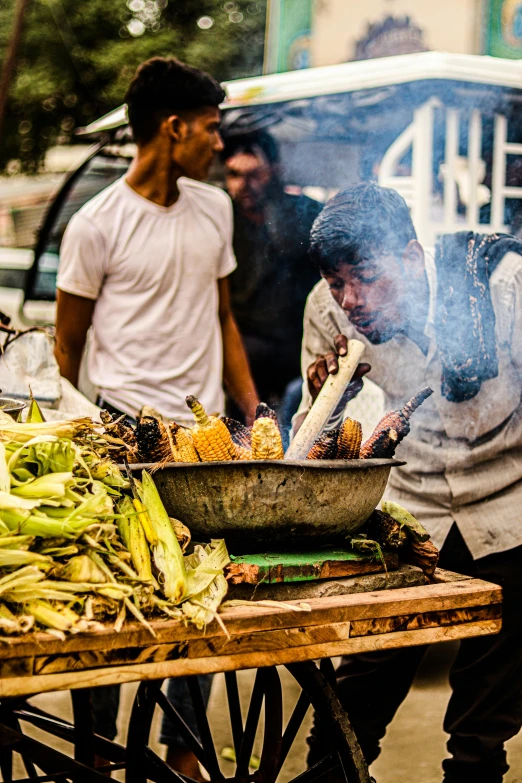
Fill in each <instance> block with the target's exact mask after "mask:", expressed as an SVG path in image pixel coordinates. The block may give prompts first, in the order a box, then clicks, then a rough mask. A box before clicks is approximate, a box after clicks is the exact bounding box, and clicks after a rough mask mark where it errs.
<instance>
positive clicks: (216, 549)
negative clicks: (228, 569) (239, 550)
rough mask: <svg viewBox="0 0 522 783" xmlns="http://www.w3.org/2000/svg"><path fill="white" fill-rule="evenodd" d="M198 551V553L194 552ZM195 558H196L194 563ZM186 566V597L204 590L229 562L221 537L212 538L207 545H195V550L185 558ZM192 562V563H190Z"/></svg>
mask: <svg viewBox="0 0 522 783" xmlns="http://www.w3.org/2000/svg"><path fill="white" fill-rule="evenodd" d="M196 553H198V554H196ZM195 559H197V560H198V562H197V564H195ZM185 563H186V566H187V592H186V597H187V598H190V596H192V595H197V594H198V593H201V592H203V591H205V590H206V589H207V588H208V586H209V585H210V584H211V583H212V582H213V581H214V579H215V577H216V576H217V575H218V574H222V573H223V569H224V568H225V566H227V565H228V564H229V563H230V557H229V554H228V551H227V547H226V545H225V541H224V540H223V539H213V540H212V541H211V543H210V544H209V545H208V546H207V547H201V546H199V547H195V552H194V554H192V555H189V556H188V557H186V558H185ZM192 564H194V565H192Z"/></svg>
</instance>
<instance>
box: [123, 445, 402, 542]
mask: <svg viewBox="0 0 522 783" xmlns="http://www.w3.org/2000/svg"><path fill="white" fill-rule="evenodd" d="M404 464H405V463H404V462H400V461H398V460H393V459H374V460H313V461H312V460H299V461H295V462H293V461H287V460H268V461H267V460H263V461H255V460H252V461H250V460H248V461H247V460H245V461H243V460H241V461H237V462H196V463H182V462H174V463H171V464H169V465H167V466H165V467H163V468H160V469H159V470H156V471H155V472H154V473H153V477H154V481H155V482H156V486H157V487H158V491H159V493H160V495H161V498H162V500H163V503H164V504H165V507H166V509H167V511H168V513H169V515H170V516H173V517H176V519H180V520H181V521H182V522H184V523H185V524H186V525H187V526H188V527H189V528H190V530H191V532H192V537H193V539H195V540H196V541H198V540H199V541H201V540H208V539H210V538H225V540H226V542H227V546H228V547H229V549H230V550H231V551H232V552H234V553H238V552H241V551H242V552H245V551H250V552H253V551H259V550H260V549H261V550H269V549H272V550H281V549H303V548H306V547H309V546H315V545H321V544H326V543H331V542H334V541H342V540H343V539H344V538H346V536H348V535H349V534H351V533H354V532H355V531H356V530H357V529H358V528H359V527H360V526H361V525H362V524H363V523H364V522H365V521H366V520H367V519H368V517H369V515H370V514H371V512H372V511H373V510H374V508H375V507H376V506H377V504H378V503H379V501H380V499H381V498H382V495H383V493H384V490H385V488H386V483H387V481H388V476H389V475H390V470H391V469H392V467H394V466H399V465H404ZM140 467H147V468H152V469H154V466H150V465H143V466H138V465H133V466H132V468H133V470H136V469H139V468H140Z"/></svg>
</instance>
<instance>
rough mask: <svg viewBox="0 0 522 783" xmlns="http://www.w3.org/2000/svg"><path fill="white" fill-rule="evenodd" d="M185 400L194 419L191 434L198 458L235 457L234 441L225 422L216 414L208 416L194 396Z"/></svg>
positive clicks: (204, 459) (216, 459)
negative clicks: (194, 422)
mask: <svg viewBox="0 0 522 783" xmlns="http://www.w3.org/2000/svg"><path fill="white" fill-rule="evenodd" d="M186 401H187V405H188V406H189V408H190V409H191V411H192V413H193V414H194V418H195V420H196V424H195V425H194V427H193V429H192V436H193V438H194V446H195V447H196V451H197V452H198V454H199V457H200V459H201V460H203V462H216V461H221V460H231V459H237V457H236V449H235V446H234V442H233V440H232V436H231V435H230V432H229V431H228V429H227V426H226V424H225V422H223V421H221V419H218V418H217V417H216V416H209V415H208V414H207V412H206V411H205V409H204V407H203V405H202V404H201V403H200V402H199V401H198V400H197V399H196V398H195V397H193V396H190V397H187V400H186Z"/></svg>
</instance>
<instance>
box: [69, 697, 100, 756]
mask: <svg viewBox="0 0 522 783" xmlns="http://www.w3.org/2000/svg"><path fill="white" fill-rule="evenodd" d="M71 701H72V708H73V721H74V758H75V759H76V761H79V762H80V763H81V764H85V765H86V766H87V767H94V756H95V753H94V729H93V717H92V702H91V691H90V688H82V689H80V690H75V691H71Z"/></svg>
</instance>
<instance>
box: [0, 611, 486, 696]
mask: <svg viewBox="0 0 522 783" xmlns="http://www.w3.org/2000/svg"><path fill="white" fill-rule="evenodd" d="M500 627H501V621H500V620H479V621H477V622H470V623H463V624H460V625H456V626H454V625H450V626H445V627H435V628H423V629H421V630H416V631H396V632H393V633H383V634H380V635H371V636H365V637H356V638H349V639H346V640H344V641H334V642H326V643H318V644H309V645H306V646H300V647H285V648H283V649H280V650H276V651H271V652H269V653H267V652H266V651H261V652H260V651H255V652H246V653H239V654H235V655H221V656H216V655H212V656H210V657H207V658H184V659H180V660H173V661H161V662H152V663H143V664H141V663H138V664H131V665H124V666H115V667H101V668H98V669H89V670H86V671H67V672H61V673H58V674H43V675H34V676H32V677H11V678H6V679H0V697H2V698H4V697H8V696H18V695H27V694H31V693H43V692H49V691H56V690H69V689H71V688H89V687H96V686H99V685H110V684H116V683H117V684H122V683H125V682H136V681H139V680H155V679H163V678H166V677H180V676H185V675H191V674H201V673H202V672H205V673H211V672H223V671H232V670H239V669H252V668H257V667H262V666H274V665H280V664H285V663H294V662H298V661H305V660H311V659H316V658H326V657H334V656H337V655H351V654H354V653H360V652H367V651H369V650H379V649H381V650H384V649H390V648H394V647H408V646H412V645H422V644H431V643H433V642H442V641H450V640H452V639H464V638H469V637H474V636H481V635H487V634H493V633H498V631H499V630H500Z"/></svg>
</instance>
